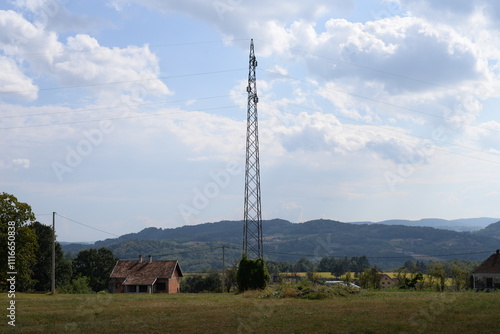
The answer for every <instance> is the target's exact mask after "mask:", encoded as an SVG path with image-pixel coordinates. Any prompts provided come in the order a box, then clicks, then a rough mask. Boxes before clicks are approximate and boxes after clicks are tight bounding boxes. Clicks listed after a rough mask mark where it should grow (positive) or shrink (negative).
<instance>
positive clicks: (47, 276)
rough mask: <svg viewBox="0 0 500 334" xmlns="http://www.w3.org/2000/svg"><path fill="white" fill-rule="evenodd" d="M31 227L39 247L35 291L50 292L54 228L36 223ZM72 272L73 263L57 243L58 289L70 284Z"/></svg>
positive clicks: (34, 276) (35, 268)
mask: <svg viewBox="0 0 500 334" xmlns="http://www.w3.org/2000/svg"><path fill="white" fill-rule="evenodd" d="M30 227H31V229H32V230H33V231H34V232H35V234H36V236H37V241H38V245H39V250H38V252H37V253H36V264H35V265H34V267H33V276H32V278H33V280H34V289H35V290H36V291H49V290H50V289H51V286H52V238H53V236H52V228H50V226H46V225H43V224H40V223H39V222H34V223H33V224H32V225H31V226H30ZM71 272H72V268H71V262H70V261H68V260H66V259H65V258H64V253H63V251H62V248H61V245H60V244H59V243H58V242H56V287H60V286H63V285H67V284H69V283H70V280H71Z"/></svg>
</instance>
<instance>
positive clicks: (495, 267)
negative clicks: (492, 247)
mask: <svg viewBox="0 0 500 334" xmlns="http://www.w3.org/2000/svg"><path fill="white" fill-rule="evenodd" d="M472 273H473V274H478V273H486V274H500V252H499V251H498V250H497V252H496V253H495V254H493V255H491V256H490V257H489V258H487V259H486V261H484V262H483V263H481V264H480V265H479V267H477V268H476V270H474V271H473V272H472Z"/></svg>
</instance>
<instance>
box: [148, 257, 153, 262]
mask: <svg viewBox="0 0 500 334" xmlns="http://www.w3.org/2000/svg"><path fill="white" fill-rule="evenodd" d="M148 258H149V263H151V262H153V256H152V255H148Z"/></svg>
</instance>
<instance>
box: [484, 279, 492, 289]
mask: <svg viewBox="0 0 500 334" xmlns="http://www.w3.org/2000/svg"><path fill="white" fill-rule="evenodd" d="M486 287H487V288H492V287H493V278H487V279H486Z"/></svg>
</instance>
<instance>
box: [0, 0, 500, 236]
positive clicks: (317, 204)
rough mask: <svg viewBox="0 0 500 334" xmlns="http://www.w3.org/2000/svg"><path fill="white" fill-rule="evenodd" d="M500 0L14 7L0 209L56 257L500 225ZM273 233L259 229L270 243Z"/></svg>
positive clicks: (2, 17)
mask: <svg viewBox="0 0 500 334" xmlns="http://www.w3.org/2000/svg"><path fill="white" fill-rule="evenodd" d="M499 22H500V2H498V1H496V0H467V1H466V0H453V1H451V0H442V1H431V0H384V1H376V0H373V1H369V0H336V1H330V0H329V1H327V0H317V1H313V2H304V1H298V0H287V1H284V0H277V1H272V2H271V1H263V0H256V1H243V0H214V1H204V0H184V1H161V0H141V1H139V0H99V1H97V0H88V1H72V0H59V1H58V0H7V1H6V0H3V1H2V2H1V3H0V69H1V70H2V72H3V74H2V75H1V76H0V136H1V141H0V192H6V193H9V194H13V195H14V196H16V197H17V198H18V200H19V201H21V202H25V203H28V204H30V205H31V207H32V209H33V212H34V213H35V214H36V217H37V219H38V220H39V221H40V222H42V223H44V224H51V223H52V212H56V213H57V215H56V231H57V235H58V240H60V241H82V242H83V241H94V240H102V239H105V238H110V237H114V236H117V235H122V234H125V233H132V232H138V231H140V230H142V229H144V228H146V227H159V228H174V227H179V226H183V225H193V224H200V223H206V222H216V221H221V220H241V219H243V201H244V198H243V195H244V163H245V135H246V108H247V105H246V103H247V96H246V94H247V93H246V86H247V80H248V54H249V45H250V40H251V39H253V41H254V45H255V52H256V57H257V61H258V66H257V91H258V96H259V103H258V113H259V143H260V171H261V191H262V216H263V219H273V218H282V219H287V220H290V221H292V222H304V221H308V220H312V219H319V218H323V219H333V220H338V221H343V222H354V221H365V220H369V221H381V220H386V219H421V218H430V217H432V218H443V219H457V218H472V217H500V205H498V200H499V199H500V179H499V177H498V170H499V167H500V113H499V107H500V100H499V97H500V90H499V87H500V68H499V60H500V24H499ZM264 233H265V231H264Z"/></svg>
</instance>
